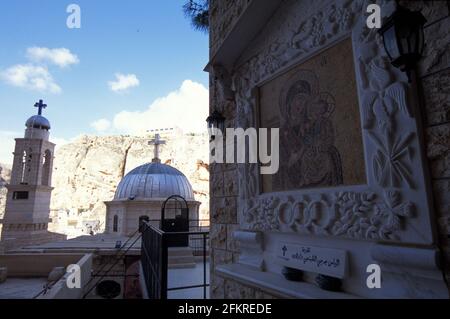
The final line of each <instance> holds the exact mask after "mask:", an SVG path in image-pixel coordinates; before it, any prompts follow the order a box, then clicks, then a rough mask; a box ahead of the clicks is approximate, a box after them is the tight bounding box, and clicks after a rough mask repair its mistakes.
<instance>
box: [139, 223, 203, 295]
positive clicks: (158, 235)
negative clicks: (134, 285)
mask: <svg viewBox="0 0 450 319" xmlns="http://www.w3.org/2000/svg"><path fill="white" fill-rule="evenodd" d="M139 229H140V230H141V231H142V248H141V249H142V251H141V264H142V270H143V277H144V281H145V286H146V287H142V288H143V289H146V291H147V296H148V298H149V299H167V292H168V291H176V290H187V289H195V288H202V289H203V298H204V299H206V298H207V288H208V287H209V283H207V271H208V270H207V249H208V248H207V247H209V244H208V240H209V232H208V231H198V232H177V233H166V232H164V231H162V230H160V229H158V228H156V227H154V226H153V225H151V224H150V222H148V221H147V220H141V223H140V227H139ZM177 236H178V238H179V236H186V237H187V238H188V241H189V236H196V237H198V236H201V241H202V251H203V260H202V263H203V280H202V281H203V282H202V283H201V284H197V285H190V286H179V287H168V268H169V267H168V266H169V265H168V251H169V245H168V243H169V241H170V238H173V237H175V238H177Z"/></svg>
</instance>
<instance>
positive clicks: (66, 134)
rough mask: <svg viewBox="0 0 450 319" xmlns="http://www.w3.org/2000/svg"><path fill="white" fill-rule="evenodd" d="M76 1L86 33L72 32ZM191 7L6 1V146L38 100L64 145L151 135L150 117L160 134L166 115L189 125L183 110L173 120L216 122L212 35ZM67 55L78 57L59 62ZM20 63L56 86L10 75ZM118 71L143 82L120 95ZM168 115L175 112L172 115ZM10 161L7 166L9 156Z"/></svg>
mask: <svg viewBox="0 0 450 319" xmlns="http://www.w3.org/2000/svg"><path fill="white" fill-rule="evenodd" d="M71 3H76V4H78V5H79V6H80V8H81V29H69V28H67V26H66V19H67V17H68V16H69V13H67V12H66V8H67V6H68V5H69V4H71ZM183 3H184V1H183V0H170V1H166V0H128V1H122V0H114V1H110V0H72V1H62V0H39V1H38V0H14V1H13V0H9V1H6V0H4V1H0V12H1V13H2V19H1V20H0V40H1V42H0V102H1V105H2V106H1V108H2V112H1V114H2V121H1V123H2V124H1V127H0V131H1V135H2V136H3V138H1V137H0V143H1V142H3V143H2V144H4V143H5V136H9V135H11V134H14V133H16V132H18V133H20V134H22V132H23V129H24V122H25V120H26V119H27V117H29V116H30V115H32V114H34V113H35V112H36V109H34V108H33V107H32V106H33V104H34V103H35V102H36V101H37V100H38V99H41V98H42V99H44V101H45V102H46V103H47V104H48V105H49V107H48V108H47V109H46V110H45V113H44V114H45V116H46V117H48V118H49V120H50V121H51V123H52V132H51V134H52V136H53V137H54V138H56V140H61V139H65V140H70V139H71V138H73V137H75V136H77V135H79V134H84V133H87V134H119V133H130V134H134V133H138V132H139V130H138V129H135V128H136V127H139V128H140V129H141V130H142V128H143V126H145V125H146V123H145V122H144V123H142V121H143V119H145V118H147V119H152V120H151V121H149V126H151V127H149V128H152V127H153V126H156V125H158V124H159V122H158V121H156V119H155V118H159V117H160V116H161V121H162V123H161V127H164V126H167V125H171V124H172V123H166V122H170V120H171V117H177V118H178V120H179V115H180V114H173V112H177V113H178V111H177V110H180V109H179V108H182V110H183V111H186V112H189V113H202V114H200V115H199V116H200V117H201V116H205V118H206V114H203V113H205V112H207V110H206V109H205V103H207V102H206V99H207V94H206V93H205V92H207V91H206V88H207V87H208V75H207V74H206V73H205V72H203V67H204V66H205V65H206V63H207V62H208V36H207V34H205V33H203V32H199V31H195V30H193V29H192V27H191V25H190V21H189V20H188V19H186V18H185V16H184V14H183V11H182V5H183ZM33 48H34V49H33ZM63 49H64V50H65V51H64V52H66V53H67V55H68V57H69V58H70V57H72V58H75V60H72V62H70V61H69V62H67V61H66V62H67V63H66V64H64V61H62V62H61V61H59V62H55V61H56V60H54V59H53V60H52V57H54V56H55V54H57V53H58V52H59V53H61V52H62V51H61V50H63ZM30 50H31V51H30ZM33 50H34V51H33ZM36 50H38V51H36ZM57 50H60V51H57ZM33 52H34V53H33ZM36 52H38V53H39V52H40V54H41V55H39V54H36ZM69 60H70V59H69ZM18 67H21V68H22V69H23V67H27V68H30V69H32V70H33V72H35V73H36V72H38V73H39V74H40V75H39V76H41V75H42V76H43V77H44V81H48V82H47V84H42V85H43V86H42V85H41V86H34V87H30V86H29V85H28V86H26V85H22V86H21V85H17V83H14V82H11V79H9V78H8V76H11V74H16V75H17V73H14V72H15V71H14V70H17V68H18ZM11 70H13V71H11ZM37 70H38V71H37ZM8 72H9V73H8ZM44 73H45V75H43V74H44ZM117 74H122V76H123V77H125V78H126V80H131V83H133V84H134V86H133V85H130V87H129V88H128V89H126V90H120V88H121V86H120V85H119V89H117V87H116V90H115V91H114V90H112V89H111V85H110V84H109V83H110V82H113V81H115V80H117V78H116V75H117ZM42 76H41V78H42ZM45 76H50V77H51V80H49V78H48V77H47V78H46V77H45ZM41 78H40V79H39V81H42V79H41ZM187 80H189V81H187ZM49 82H52V83H50V84H51V85H53V87H52V86H49V84H48V83H49ZM125 82H127V81H125ZM136 82H138V84H137V83H136ZM127 83H130V82H129V81H128V82H127ZM126 86H127V84H126V83H125V87H126ZM49 87H50V88H49ZM52 88H53V89H52ZM122 88H123V86H122ZM197 99H198V100H197ZM185 101H187V102H186V103H185ZM175 104H176V105H175ZM198 104H201V105H202V106H201V109H198V107H197V105H198ZM152 109H154V111H152ZM155 110H158V112H157V111H155ZM166 110H167V112H168V113H169V114H164V112H166ZM167 112H166V113H167ZM177 115H178V116H177ZM99 120H100V122H99ZM139 120H140V121H141V122H139ZM133 121H136V123H134V122H133ZM203 121H204V119H203V118H202V122H203ZM93 123H100V124H99V125H95V124H93ZM102 123H103V125H101V124H102ZM199 123H200V122H199ZM135 124H136V125H135ZM175 124H176V123H175ZM96 128H97V129H96ZM99 129H100V130H99ZM8 138H10V137H8ZM9 147H10V146H9ZM9 154H10V153H9ZM1 161H3V162H4V161H5V160H4V158H3V157H2V156H1V155H0V162H1Z"/></svg>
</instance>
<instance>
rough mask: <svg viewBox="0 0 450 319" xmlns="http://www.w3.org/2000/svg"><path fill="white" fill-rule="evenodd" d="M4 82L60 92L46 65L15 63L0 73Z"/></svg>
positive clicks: (36, 89) (22, 86)
mask: <svg viewBox="0 0 450 319" xmlns="http://www.w3.org/2000/svg"><path fill="white" fill-rule="evenodd" d="M0 78H2V79H3V80H4V81H5V82H6V83H8V84H10V85H13V86H16V87H21V88H25V89H30V90H34V91H39V92H49V93H54V94H58V93H61V91H62V90H61V88H60V87H59V85H58V84H56V83H55V81H54V79H53V77H52V75H51V74H50V72H49V71H48V69H47V68H46V67H43V66H35V65H31V64H17V65H13V66H11V67H10V68H8V69H6V70H5V71H3V72H1V73H0Z"/></svg>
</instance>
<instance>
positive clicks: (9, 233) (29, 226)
mask: <svg viewBox="0 0 450 319" xmlns="http://www.w3.org/2000/svg"><path fill="white" fill-rule="evenodd" d="M35 106H36V107H38V108H39V112H38V114H37V115H34V116H32V117H30V118H29V119H28V120H27V122H26V124H25V126H26V130H25V136H24V137H23V138H17V139H16V146H15V150H14V161H13V167H12V172H11V182H10V183H9V184H8V185H7V186H6V188H7V189H8V196H7V199H6V210H5V215H4V218H3V220H2V221H1V222H2V224H3V227H2V233H1V241H2V244H3V246H5V247H7V248H14V247H21V246H25V245H27V244H36V243H45V242H48V241H51V240H57V239H63V238H64V236H62V235H59V234H56V233H51V232H49V231H48V223H49V222H50V219H49V215H50V198H51V193H52V190H53V188H52V185H51V181H52V167H53V154H54V149H55V144H53V143H51V142H50V141H49V136H50V132H49V130H50V122H49V121H48V120H47V119H46V118H45V117H44V116H42V109H43V108H45V107H46V105H45V104H43V103H42V100H41V101H39V103H36V105H35Z"/></svg>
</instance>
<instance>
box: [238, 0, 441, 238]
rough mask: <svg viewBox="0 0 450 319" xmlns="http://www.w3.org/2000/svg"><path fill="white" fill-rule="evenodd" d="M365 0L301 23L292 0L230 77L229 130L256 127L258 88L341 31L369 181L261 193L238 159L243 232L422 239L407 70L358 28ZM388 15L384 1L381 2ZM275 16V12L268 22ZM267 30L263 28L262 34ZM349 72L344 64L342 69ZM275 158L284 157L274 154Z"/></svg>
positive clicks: (426, 221)
mask: <svg viewBox="0 0 450 319" xmlns="http://www.w3.org/2000/svg"><path fill="white" fill-rule="evenodd" d="M368 3H369V2H368V1H351V0H347V1H345V0H343V1H337V2H332V3H330V4H328V5H327V6H324V7H323V8H322V9H320V10H318V11H316V13H315V14H312V15H308V16H307V17H305V18H302V19H300V18H299V17H298V16H296V15H293V14H289V12H302V10H303V9H304V8H302V6H304V5H305V4H304V3H303V2H301V1H290V2H289V5H285V6H284V7H283V8H282V9H281V10H280V12H277V14H276V15H277V16H278V19H281V18H285V17H287V20H286V21H283V24H280V25H279V27H278V28H273V26H272V25H270V24H269V25H268V26H267V29H266V30H263V32H261V35H262V37H263V38H264V39H263V40H261V41H260V42H259V43H260V44H261V45H260V46H259V47H258V48H259V49H258V48H256V49H255V48H253V49H252V50H253V51H252V52H251V54H247V55H245V54H244V55H243V59H244V60H243V61H242V62H241V63H240V64H239V65H240V67H239V68H238V69H237V70H236V72H235V73H234V74H233V88H234V90H235V94H236V96H235V97H236V105H237V123H236V124H237V126H238V127H242V128H248V127H256V126H257V111H256V108H257V102H258V100H257V96H256V95H255V94H254V90H255V88H256V87H258V86H259V85H261V83H263V82H265V81H267V80H269V79H271V78H273V77H274V76H276V75H277V74H280V73H281V72H285V71H286V69H288V68H290V67H292V66H293V65H296V64H297V65H298V64H299V63H301V62H302V61H305V60H307V59H310V58H311V57H312V56H314V55H317V54H320V51H322V50H324V49H326V48H329V47H331V46H333V45H335V44H336V43H339V42H340V41H342V40H343V39H345V38H346V37H348V36H351V39H352V42H353V52H354V62H355V72H356V75H357V86H358V95H359V108H360V116H361V122H362V123H363V131H362V134H363V144H364V153H365V164H366V174H367V185H363V186H339V187H332V188H328V189H322V188H318V189H314V190H296V191H290V192H280V193H267V194H261V193H260V189H261V182H260V177H259V175H258V173H259V171H258V166H257V165H239V166H238V172H239V202H238V214H239V222H240V225H241V228H242V229H248V230H264V231H282V232H295V233H306V234H316V235H324V236H341V237H349V238H359V239H367V240H388V241H389V240H390V241H402V242H420V243H430V242H431V241H432V235H431V226H430V216H429V206H428V200H427V191H428V190H427V189H426V182H425V177H424V174H423V163H422V160H421V156H419V154H420V152H421V149H420V146H419V135H418V133H417V123H416V119H415V117H414V111H413V105H412V104H411V103H409V101H408V98H407V97H408V96H409V95H410V94H411V91H410V90H411V88H410V86H409V84H408V83H406V81H405V80H406V76H405V75H404V74H403V73H401V72H400V71H398V70H397V69H395V68H393V67H392V66H390V64H389V63H388V62H387V57H386V55H385V53H384V49H383V45H382V43H381V41H380V38H379V36H378V35H377V33H376V30H369V29H368V28H367V27H366V24H365V21H366V20H365V19H366V17H365V15H364V14H362V13H364V12H365V8H366V6H367V4H368ZM379 3H381V4H382V5H383V8H385V10H384V11H383V14H385V15H389V14H390V11H389V10H388V8H391V9H393V5H394V4H393V3H392V2H385V1H379ZM276 19H277V18H275V20H276ZM266 31H267V32H266ZM349 71H350V70H349ZM281 160H283V159H282V158H281Z"/></svg>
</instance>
